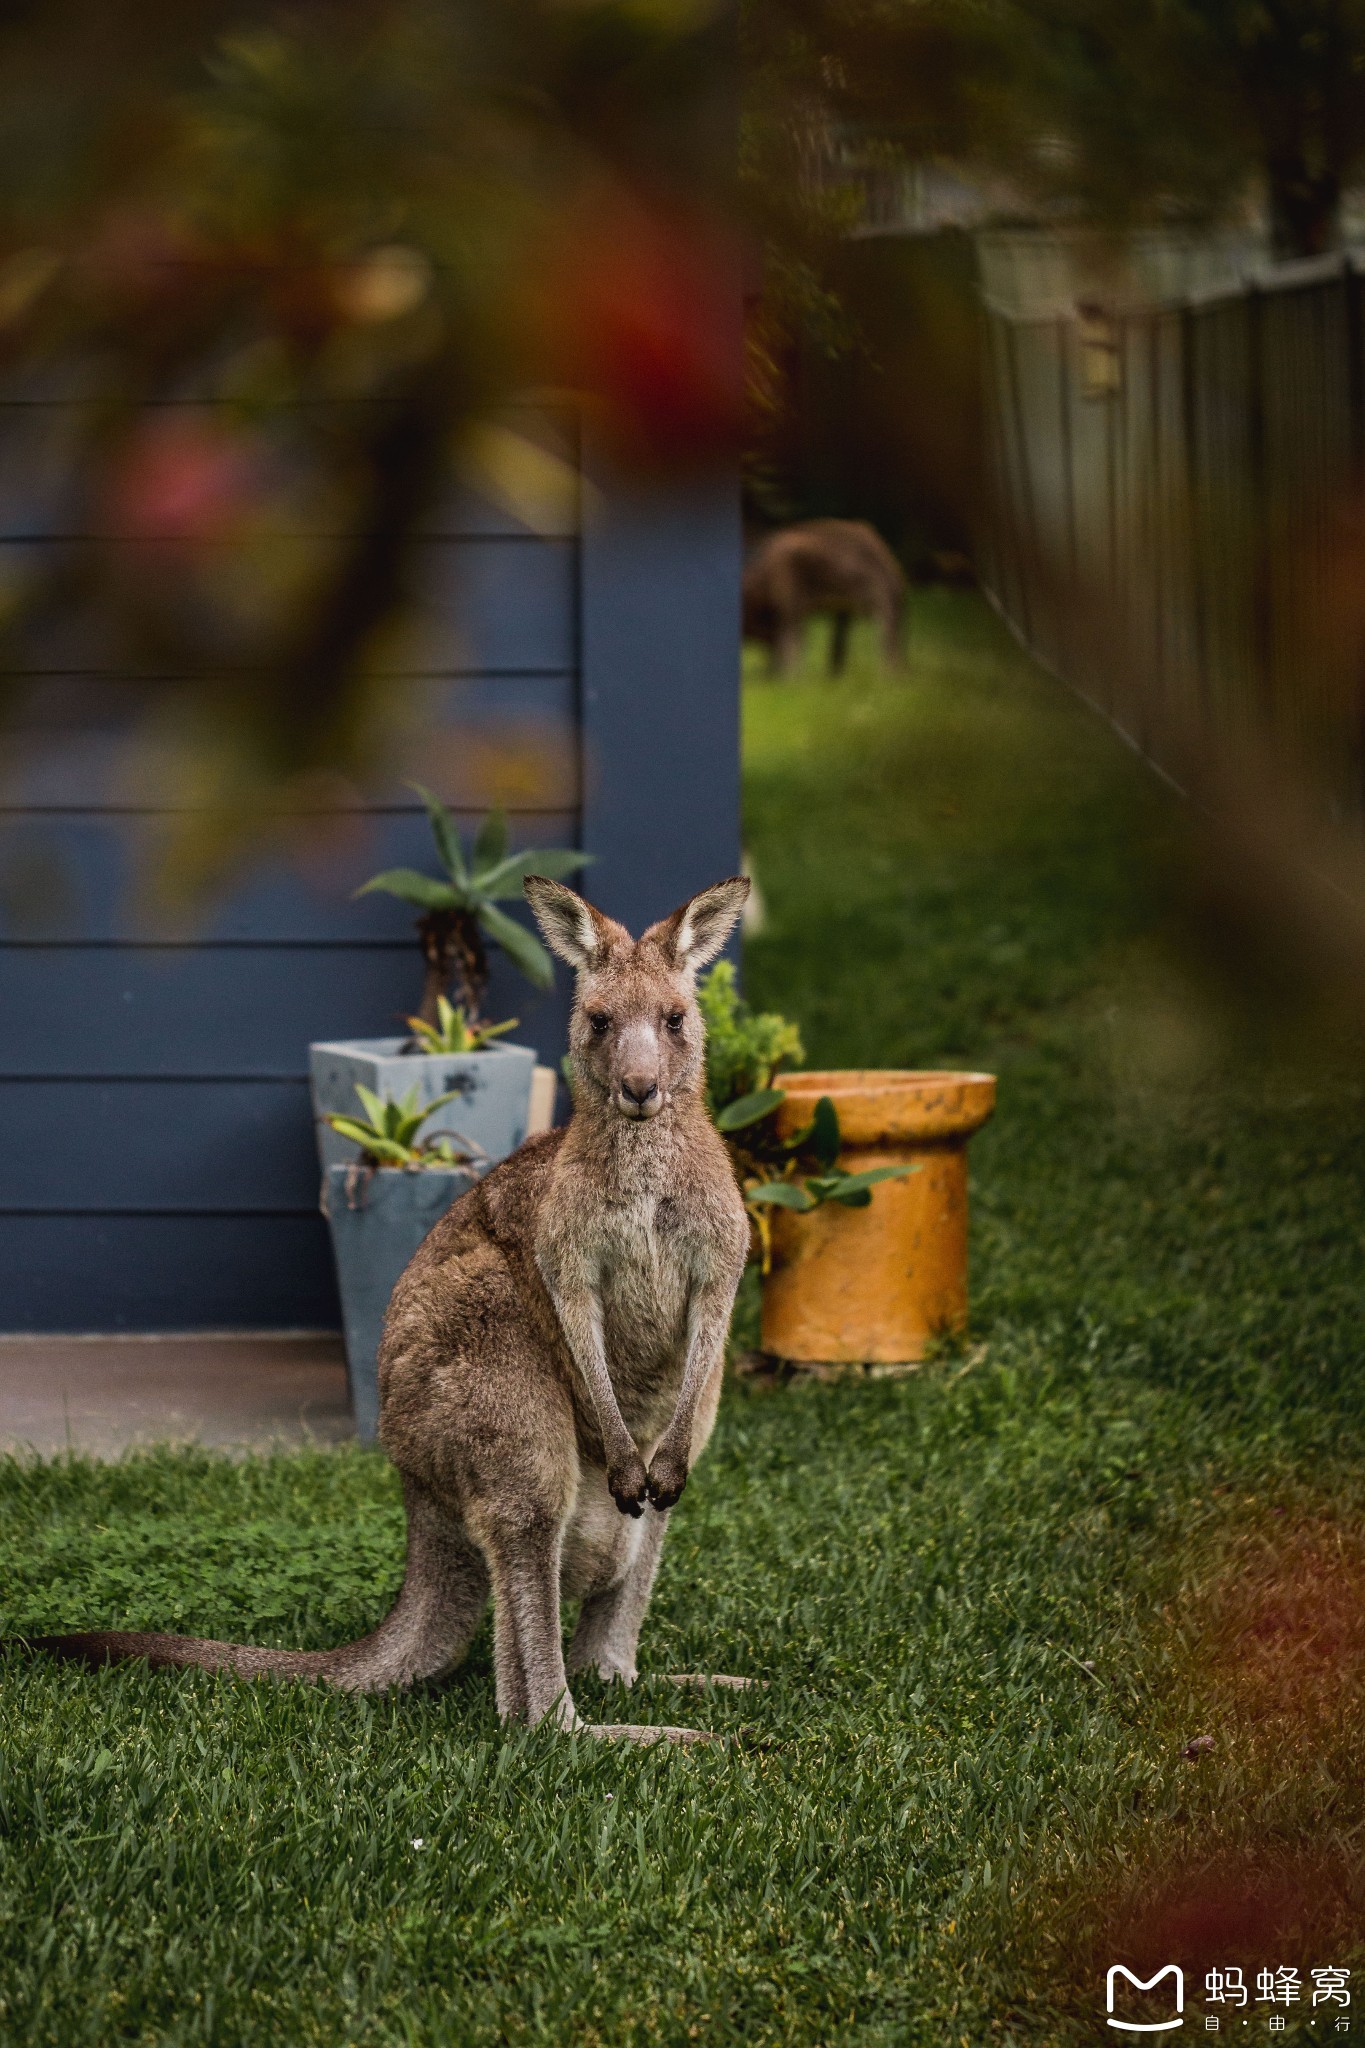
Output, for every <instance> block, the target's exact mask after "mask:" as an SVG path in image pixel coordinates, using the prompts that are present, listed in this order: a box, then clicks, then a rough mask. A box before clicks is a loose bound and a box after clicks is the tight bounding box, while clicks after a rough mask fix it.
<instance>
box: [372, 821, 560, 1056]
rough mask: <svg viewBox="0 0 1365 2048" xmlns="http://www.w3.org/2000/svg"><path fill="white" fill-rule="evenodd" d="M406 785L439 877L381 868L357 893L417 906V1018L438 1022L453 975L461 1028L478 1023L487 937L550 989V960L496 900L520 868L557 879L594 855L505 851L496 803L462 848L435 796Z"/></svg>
mask: <svg viewBox="0 0 1365 2048" xmlns="http://www.w3.org/2000/svg"><path fill="white" fill-rule="evenodd" d="M412 787H413V788H414V789H415V790H416V791H417V794H418V795H419V796H420V797H421V799H422V802H423V803H424V804H425V805H426V809H427V817H428V818H429V819H430V821H431V836H432V838H433V839H434V841H435V842H436V853H437V856H438V858H439V860H440V863H441V866H442V867H443V868H444V869H445V875H444V877H435V876H432V875H424V874H421V873H419V872H418V870H417V869H416V868H385V870H384V872H383V874H380V875H371V877H370V879H369V881H368V882H365V883H363V884H362V885H361V887H360V888H359V889H357V890H356V895H357V896H365V895H368V894H370V893H371V892H372V891H377V890H382V891H383V893H384V894H385V895H388V896H397V897H399V898H400V899H401V900H402V901H403V902H404V903H411V904H412V905H414V907H415V908H416V909H418V910H420V911H421V913H422V914H421V916H420V917H419V918H418V920H417V935H418V937H419V938H420V940H421V942H422V957H423V959H424V960H425V961H426V970H427V971H426V982H425V985H424V987H423V990H422V1001H421V1004H420V1005H419V1007H418V1011H417V1015H418V1016H419V1017H420V1018H421V1019H422V1021H423V1023H425V1024H430V1025H432V1026H437V1027H438V1026H439V1023H440V1017H439V1012H438V1009H437V1005H438V1003H439V1002H440V999H441V997H442V996H443V995H444V994H445V992H446V990H447V988H448V987H449V985H450V981H451V978H452V976H454V977H456V978H457V979H458V981H459V992H460V1007H461V1009H462V1010H463V1011H464V1014H465V1017H466V1020H467V1024H468V1028H469V1029H471V1030H474V1029H482V1028H483V1027H482V1026H481V1025H480V1024H479V1013H480V1011H481V1010H482V1008H483V1000H484V996H485V995H486V994H487V991H488V942H489V941H490V940H491V941H492V942H493V943H494V944H495V945H498V946H501V947H502V950H503V952H504V953H506V955H507V957H508V959H509V960H511V961H512V962H513V963H514V964H515V965H516V966H517V967H519V968H520V970H521V972H522V973H523V974H524V975H525V976H526V979H527V980H528V981H529V982H531V983H532V984H533V985H534V986H535V987H536V988H549V986H550V984H551V982H552V981H553V980H554V967H553V965H552V963H551V960H550V956H549V954H548V953H547V952H546V950H545V948H544V946H542V945H541V943H540V940H539V939H538V938H537V937H536V936H535V933H534V932H529V931H527V929H526V927H525V926H524V925H520V924H518V923H517V921H516V919H515V918H512V917H509V916H508V914H507V912H506V911H505V910H500V909H499V908H498V905H499V903H500V902H504V901H506V900H507V899H509V898H513V897H519V896H520V895H521V885H522V883H523V881H524V880H525V879H526V877H527V875H549V876H551V877H552V879H554V880H556V881H559V880H562V878H563V877H564V876H565V875H572V874H576V873H577V871H578V870H579V869H580V868H583V867H586V866H587V865H588V863H589V862H590V861H591V860H592V858H593V856H592V855H591V854H590V853H580V852H578V851H577V849H576V848H574V847H570V846H528V847H523V849H522V850H521V852H520V853H509V852H508V849H507V819H506V816H505V815H504V813H503V812H502V811H501V810H493V811H490V812H489V813H488V816H487V817H486V818H485V819H484V821H483V823H482V824H481V825H480V826H479V829H478V831H477V832H476V833H475V835H474V839H473V843H472V845H471V846H470V847H469V848H468V850H467V851H466V848H465V843H464V840H463V839H462V838H461V836H460V831H459V828H458V826H457V825H456V823H455V820H454V819H453V818H452V817H451V815H450V812H449V811H448V810H447V809H446V807H445V805H444V804H443V803H442V802H441V801H440V799H439V797H435V796H433V795H432V793H431V791H430V790H429V789H424V788H423V786H422V784H421V783H420V782H414V783H413V785H412ZM442 1049H443V1050H444V1048H442Z"/></svg>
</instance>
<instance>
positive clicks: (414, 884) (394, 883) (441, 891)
mask: <svg viewBox="0 0 1365 2048" xmlns="http://www.w3.org/2000/svg"><path fill="white" fill-rule="evenodd" d="M378 890H382V891H383V892H384V894H385V895H388V896H399V897H401V898H402V900H403V901H404V902H405V903H412V904H415V905H416V906H417V907H418V908H419V909H421V910H454V909H455V908H456V907H457V905H458V903H459V898H458V896H457V895H456V893H455V891H454V890H453V889H452V888H451V886H450V884H449V882H438V881H436V880H435V879H434V878H433V877H432V876H431V875H423V874H419V873H418V871H417V869H416V868H385V870H384V872H383V874H382V875H371V877H370V879H369V881H368V882H362V883H361V885H360V887H359V888H358V889H357V890H356V892H355V893H356V895H357V896H369V895H371V894H372V893H374V892H375V891H378Z"/></svg>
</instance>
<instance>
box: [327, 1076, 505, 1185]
mask: <svg viewBox="0 0 1365 2048" xmlns="http://www.w3.org/2000/svg"><path fill="white" fill-rule="evenodd" d="M355 1092H356V1094H357V1095H358V1096H359V1097H360V1106H361V1108H362V1109H363V1110H364V1112H365V1115H364V1117H363V1118H362V1117H358V1116H329V1117H327V1118H326V1119H325V1121H326V1122H327V1123H329V1124H330V1125H331V1126H332V1129H333V1130H334V1131H335V1132H336V1133H337V1135H338V1137H342V1138H349V1139H350V1140H351V1142H352V1144H354V1145H359V1147H360V1153H361V1160H362V1162H363V1164H365V1165H366V1166H403V1167H407V1168H409V1169H413V1168H422V1167H432V1166H467V1165H470V1164H472V1163H474V1162H475V1161H477V1160H479V1159H481V1158H482V1157H483V1154H482V1153H481V1151H480V1149H479V1147H478V1146H477V1145H475V1144H473V1143H472V1141H471V1140H470V1139H468V1138H458V1139H457V1134H456V1133H454V1132H451V1131H441V1132H439V1133H438V1134H437V1135H435V1136H434V1137H428V1138H421V1139H419V1138H418V1136H417V1133H418V1132H419V1131H420V1130H421V1128H422V1125H423V1124H424V1123H425V1122H426V1120H427V1118H428V1117H429V1116H431V1115H432V1113H433V1112H434V1111H435V1110H438V1109H443V1108H444V1107H445V1105H446V1103H447V1102H453V1101H454V1100H455V1097H456V1096H457V1095H458V1094H459V1092H460V1091H459V1089H458V1088H452V1089H451V1090H450V1091H449V1092H448V1093H447V1094H445V1095H438V1096H437V1097H436V1098H435V1100H434V1101H432V1102H423V1103H420V1104H419V1103H418V1100H417V1090H416V1089H415V1088H410V1089H409V1090H408V1092H407V1094H406V1095H404V1096H403V1097H402V1098H401V1100H399V1101H398V1102H394V1101H392V1100H391V1099H390V1100H385V1098H384V1097H382V1096H379V1095H376V1094H375V1093H374V1091H373V1089H371V1088H366V1087H364V1086H363V1085H362V1084H361V1083H360V1082H358V1081H357V1083H356V1090H355ZM457 1142H458V1145H459V1147H460V1149H459V1150H457V1149H456V1144H457Z"/></svg>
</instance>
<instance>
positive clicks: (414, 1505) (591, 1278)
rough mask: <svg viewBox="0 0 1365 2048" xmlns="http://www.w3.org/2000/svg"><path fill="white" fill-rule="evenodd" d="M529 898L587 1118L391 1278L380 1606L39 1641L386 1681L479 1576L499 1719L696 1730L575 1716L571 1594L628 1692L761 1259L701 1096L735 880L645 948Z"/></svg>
mask: <svg viewBox="0 0 1365 2048" xmlns="http://www.w3.org/2000/svg"><path fill="white" fill-rule="evenodd" d="M525 886H526V895H527V897H528V899H529V901H530V904H531V907H532V909H533V910H534V912H535V915H536V918H537V920H538V922H539V924H540V928H541V930H542V932H543V933H544V935H545V938H546V941H547V942H548V944H549V945H550V946H551V947H552V948H553V949H554V951H555V952H556V953H558V954H559V956H560V957H561V959H564V960H567V961H568V962H570V964H571V965H572V966H574V967H575V968H576V969H577V971H578V985H577V992H576V996H575V1001H574V1007H573V1017H572V1021H571V1025H570V1033H569V1044H570V1049H571V1052H572V1055H573V1065H574V1114H573V1117H572V1119H571V1121H570V1122H569V1124H568V1125H567V1126H566V1127H565V1128H563V1129H561V1130H556V1131H549V1132H547V1133H546V1134H545V1135H544V1136H541V1137H537V1138H531V1139H529V1140H528V1141H527V1142H526V1144H524V1145H523V1146H522V1147H521V1148H520V1150H519V1151H517V1152H514V1153H513V1154H512V1156H511V1157H510V1158H509V1159H505V1160H503V1161H502V1163H501V1164H500V1165H498V1166H496V1167H494V1168H493V1170H492V1171H491V1172H490V1173H489V1174H487V1175H486V1176H485V1177H484V1179H483V1180H482V1181H480V1182H479V1183H478V1184H477V1185H476V1186H475V1187H473V1188H471V1189H470V1191H469V1192H468V1193H467V1194H465V1195H462V1196H461V1197H460V1199H459V1200H458V1201H457V1202H455V1203H454V1204H453V1205H452V1206H451V1208H450V1209H449V1210H448V1211H447V1212H446V1214H445V1215H444V1216H443V1217H442V1219H441V1221H440V1222H439V1223H438V1224H437V1225H436V1227H435V1229H434V1230H432V1232H431V1233H430V1235H429V1236H428V1237H427V1239H426V1241H425V1242H424V1243H423V1244H422V1246H421V1247H420V1249H419V1250H418V1252H417V1254H416V1256H415V1258H414V1259H413V1260H412V1263H411V1264H410V1265H409V1267H408V1269H407V1271H406V1272H405V1273H404V1275H403V1277H402V1279H401V1280H400V1281H399V1283H398V1285H397V1287H396V1288H395V1289H394V1293H393V1299H392V1301H391V1302H390V1304H389V1310H388V1315H387V1318H386V1320H385V1325H384V1339H383V1343H382V1345H381V1347H380V1353H379V1387H380V1420H379V1433H380V1438H381V1440H382V1442H383V1444H384V1448H385V1449H386V1450H387V1452H388V1454H389V1456H390V1457H391V1458H392V1460H393V1462H394V1464H395V1465H396V1466H397V1467H398V1470H399V1472H400V1473H401V1475H402V1479H403V1498H404V1503H405V1506H406V1509H407V1519H408V1552H407V1570H406V1574H405V1577H404V1580H403V1586H402V1590H401V1592H400V1593H399V1595H398V1599H397V1601H396V1603H395V1605H394V1607H393V1609H392V1611H391V1612H390V1613H389V1615H388V1616H387V1618H386V1619H385V1620H384V1621H382V1622H381V1623H380V1624H379V1627H378V1628H377V1629H375V1630H374V1632H373V1633H372V1634H371V1635H368V1636H365V1637H363V1638H362V1639H361V1640H360V1641H359V1642H355V1643H348V1644H345V1645H344V1646H343V1647H342V1648H340V1649H335V1650H317V1651H294V1650H262V1649H253V1648H250V1647H249V1646H247V1645H245V1644H241V1643H219V1642H207V1641H204V1640H201V1639H199V1638H197V1637H192V1636H173V1635H144V1634H139V1633H135V1632H124V1631H113V1632H101V1633H97V1634H88V1635H67V1636H47V1637H42V1638H39V1639H37V1640H36V1641H30V1647H31V1648H37V1649H43V1650H46V1651H49V1652H51V1653H53V1654H55V1655H57V1656H63V1657H72V1658H79V1659H81V1660H83V1661H85V1662H87V1663H92V1664H102V1663H106V1662H109V1661H113V1660H118V1659H123V1658H145V1659H146V1661H147V1662H148V1663H150V1664H153V1665H157V1666H177V1665H200V1666H202V1667H204V1668H205V1669H208V1670H214V1671H233V1672H236V1673H238V1674H239V1675H240V1676H242V1677H246V1678H254V1677H258V1676H263V1675H272V1676H276V1677H282V1678H312V1679H326V1680H328V1681H330V1682H331V1683H332V1684H333V1685H338V1686H344V1687H348V1688H351V1689H354V1690H360V1691H375V1690H378V1689H380V1688H382V1687H386V1686H392V1685H409V1684H411V1683H413V1682H414V1681H416V1680H420V1679H432V1678H440V1677H444V1676H445V1675H446V1674H447V1673H448V1672H450V1671H452V1670H453V1669H454V1668H455V1666H456V1665H457V1664H458V1663H459V1662H460V1660H461V1659H462V1657H463V1656H464V1654H465V1651H466V1650H467V1649H468V1647H469V1644H470V1640H471V1638H472V1637H473V1635H474V1631H475V1629H476V1628H477V1627H478V1624H479V1621H480V1619H481V1617H482V1615H483V1611H484V1608H485V1606H486V1605H487V1602H488V1597H489V1593H490V1591H491V1593H492V1598H493V1640H494V1663H495V1668H496V1676H497V1701H498V1712H499V1714H500V1715H501V1716H502V1718H503V1719H504V1720H507V1721H528V1722H536V1721H540V1720H542V1719H544V1718H545V1717H546V1716H547V1715H548V1716H551V1717H553V1719H554V1720H555V1721H556V1723H557V1724H558V1726H559V1727H561V1728H565V1729H580V1730H581V1729H588V1732H591V1733H594V1734H602V1735H614V1736H627V1737H633V1738H635V1739H637V1740H642V1741H644V1740H655V1739H658V1738H659V1737H660V1736H671V1737H673V1738H675V1739H681V1740H685V1739H688V1738H689V1737H690V1736H691V1735H692V1733H693V1731H691V1730H688V1729H676V1728H674V1729H665V1728H657V1727H647V1728H633V1727H629V1726H619V1725H618V1726H606V1727H601V1728H591V1729H589V1724H587V1723H585V1722H583V1721H582V1720H580V1718H579V1716H578V1713H577V1710H576V1708H575V1706H574V1703H573V1699H572V1696H571V1695H570V1692H569V1687H568V1678H567V1675H566V1668H565V1659H564V1650H563V1642H562V1634H561V1626H560V1601H561V1598H564V1597H567V1598H570V1599H577V1600H580V1601H581V1602H582V1605H581V1609H580V1612H579V1618H578V1625H577V1628H576V1629H575V1631H574V1636H573V1641H572V1644H571V1645H570V1649H569V1658H568V1670H570V1671H578V1670H582V1669H585V1668H586V1667H589V1666H595V1667H596V1669H597V1670H598V1671H599V1672H600V1673H601V1675H602V1676H603V1677H604V1678H611V1679H619V1680H620V1681H621V1683H622V1684H625V1685H629V1684H631V1682H632V1681H633V1680H634V1678H635V1675H636V1674H635V1652H636V1644H637V1641H638V1638H639V1633H640V1624H641V1622H642V1621H643V1619H644V1614H645V1609H646V1607H647V1606H648V1604H649V1596H650V1592H651V1589H652V1587H653V1583H654V1575H655V1572H656V1571H657V1569H658V1564H659V1554H660V1551H661V1549H662V1547H663V1539H664V1530H665V1528H666V1526H667V1519H668V1511H669V1509H671V1508H672V1506H673V1504H674V1502H675V1501H676V1500H677V1499H678V1496H679V1495H680V1494H681V1492H682V1490H683V1487H684V1485H685V1484H686V1482H687V1475H688V1470H689V1468H690V1466H691V1465H692V1464H693V1462H694V1461H695V1460H696V1458H697V1457H698V1456H699V1455H700V1453H701V1451H702V1449H703V1448H704V1446H705V1444H706V1441H707V1439H708V1437H709V1436H710V1434H711V1429H712V1425H713V1423H714V1421H715V1416H716V1404H717V1401H718V1399H719V1396H720V1382H721V1366H722V1359H723V1352H724V1344H725V1336H726V1331H727V1329H728V1327H729V1320H730V1310H731V1307H732V1304H733V1302H734V1296H735V1289H736V1287H737V1286H738V1284H739V1277H740V1273H741V1272H742V1270H743V1267H744V1261H745V1257H746V1254H747V1249H748V1238H749V1232H748V1225H747V1220H746V1217H745V1211H744V1204H743V1201H742V1200H741V1198H740V1193H739V1189H738V1187H737V1185H736V1182H735V1177H734V1174H733V1172H732V1170H731V1167H730V1162H729V1156H728V1154H727V1152H726V1150H725V1146H724V1144H723V1142H722V1141H721V1139H720V1137H719V1136H718V1135H717V1133H716V1130H715V1128H714V1126H713V1125H712V1123H711V1121H710V1119H709V1117H708V1116H707V1113H706V1108H705V1104H704V1100H703V1056H704V1033H703V1027H702V1021H701V1015H700V1012H699V1011H698V1008H697V1003H696V997H695V993H694V985H695V980H696V972H697V969H698V968H699V967H701V966H702V965H704V963H705V962H706V961H708V960H711V959H714V957H715V956H716V954H717V953H719V951H720V949H721V947H722V946H723V945H724V943H725V940H726V938H727V936H728V935H729V932H730V930H731V928H732V927H733V925H734V923H735V920H736V919H737V918H738V916H739V914H740V911H741V909H742V908H743V905H744V899H745V897H746V895H747V894H748V889H749V884H748V882H747V881H745V880H743V879H735V880H732V881H726V882H719V883H717V884H715V886H714V887H712V888H710V889H704V890H702V892H701V894H700V895H698V896H694V897H693V898H692V899H691V900H690V902H688V903H685V904H684V905H683V906H682V908H681V909H680V910H676V911H674V913H673V915H672V916H671V917H668V918H665V919H664V920H663V922H662V923H660V924H655V925H651V926H650V928H649V930H648V931H647V932H645V934H644V936H643V937H642V938H641V939H639V940H638V941H633V940H632V939H631V937H630V934H629V933H628V932H627V931H626V930H625V929H624V928H623V927H622V926H621V925H619V924H616V923H614V922H613V921H612V920H611V919H610V918H608V917H604V916H603V915H602V913H601V912H600V911H598V910H595V909H594V908H593V907H592V905H591V904H588V903H586V902H584V900H583V899H582V897H580V896H577V895H575V893H574V892H573V890H572V889H568V888H566V887H565V886H564V885H563V884H562V883H560V882H552V881H547V880H545V879H544V878H543V877H542V876H532V877H530V879H529V880H528V881H527V882H526V885H525ZM694 1682H695V1681H694ZM722 1682H723V1681H722ZM730 1682H731V1683H735V1682H736V1681H730Z"/></svg>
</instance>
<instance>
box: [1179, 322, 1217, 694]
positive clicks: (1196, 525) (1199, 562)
mask: <svg viewBox="0 0 1365 2048" xmlns="http://www.w3.org/2000/svg"><path fill="white" fill-rule="evenodd" d="M1180 413H1181V425H1182V428H1183V430H1184V442H1185V515H1186V526H1187V532H1186V539H1187V543H1188V546H1189V556H1190V563H1189V568H1190V638H1191V639H1192V641H1193V643H1194V648H1193V652H1194V697H1195V703H1194V706H1193V709H1194V710H1195V711H1196V712H1197V715H1198V719H1199V723H1200V726H1201V728H1202V727H1206V726H1207V724H1208V721H1209V711H1210V705H1209V670H1208V645H1207V635H1206V633H1205V630H1204V549H1203V546H1202V531H1201V529H1202V524H1203V521H1202V515H1201V512H1200V506H1199V388H1198V383H1197V378H1196V370H1195V315H1194V307H1193V306H1191V305H1189V304H1186V305H1183V306H1182V307H1181V309H1180Z"/></svg>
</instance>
